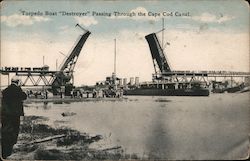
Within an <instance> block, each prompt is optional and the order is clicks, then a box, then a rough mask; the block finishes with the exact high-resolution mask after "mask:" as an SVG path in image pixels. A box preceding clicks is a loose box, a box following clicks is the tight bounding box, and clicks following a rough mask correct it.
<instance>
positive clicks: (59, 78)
mask: <svg viewBox="0 0 250 161" xmlns="http://www.w3.org/2000/svg"><path fill="white" fill-rule="evenodd" d="M76 27H80V28H81V29H82V30H83V31H84V33H83V35H80V36H79V38H78V40H77V43H76V45H75V46H74V47H73V49H72V51H71V52H70V53H69V55H67V56H66V58H65V60H64V62H62V64H61V66H60V69H59V70H55V71H52V70H49V67H48V66H43V67H34V68H32V67H1V69H0V73H1V75H7V77H8V82H10V81H9V77H10V74H13V75H16V76H19V78H20V79H21V86H26V87H34V86H43V87H44V86H46V87H47V88H51V89H52V91H53V93H54V94H56V93H58V92H59V91H60V89H61V88H62V87H65V86H68V85H70V86H72V85H73V83H74V75H73V72H74V68H75V65H76V62H77V60H78V57H79V55H80V53H81V50H82V48H83V45H84V44H85V42H86V40H87V38H88V37H89V35H90V34H91V33H90V32H89V31H88V30H85V29H84V28H82V27H81V26H80V25H79V24H77V25H76Z"/></svg>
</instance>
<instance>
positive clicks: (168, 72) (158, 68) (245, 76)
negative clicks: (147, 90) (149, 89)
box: [145, 33, 250, 85]
mask: <svg viewBox="0 0 250 161" xmlns="http://www.w3.org/2000/svg"><path fill="white" fill-rule="evenodd" d="M145 38H146V40H147V42H148V45H149V49H150V52H151V56H152V60H153V65H154V71H155V73H154V74H153V81H161V82H171V83H192V82H203V83H206V84H207V85H208V84H209V83H210V82H218V81H223V80H229V81H230V82H231V84H233V83H232V82H237V81H240V82H249V78H250V73H249V72H234V71H174V70H172V69H171V67H170V64H169V62H168V60H167V58H166V56H165V53H164V50H163V48H162V46H161V45H160V42H159V40H158V38H157V36H156V33H151V34H149V35H147V36H145Z"/></svg>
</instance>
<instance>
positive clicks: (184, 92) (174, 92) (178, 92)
mask: <svg viewBox="0 0 250 161" xmlns="http://www.w3.org/2000/svg"><path fill="white" fill-rule="evenodd" d="M124 95H138V96H209V90H208V89H140V88H137V89H129V90H125V91H124Z"/></svg>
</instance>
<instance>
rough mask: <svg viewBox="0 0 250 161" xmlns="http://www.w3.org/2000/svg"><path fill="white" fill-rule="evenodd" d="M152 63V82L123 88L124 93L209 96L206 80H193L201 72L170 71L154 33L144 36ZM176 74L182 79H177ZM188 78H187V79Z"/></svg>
mask: <svg viewBox="0 0 250 161" xmlns="http://www.w3.org/2000/svg"><path fill="white" fill-rule="evenodd" d="M145 38H146V40H147V42H148V45H149V48H150V51H151V56H152V59H153V63H154V69H155V74H154V75H153V81H152V82H144V83H141V84H139V85H137V86H130V87H128V88H125V89H124V95H141V96H209V89H208V85H207V84H206V82H203V81H201V80H194V79H193V76H201V75H202V74H203V73H197V72H196V73H194V72H185V71H184V72H181V71H177V72H176V71H172V70H171V68H170V66H169V63H168V61H167V59H166V57H165V55H164V52H163V49H162V48H161V45H160V43H159V41H158V38H157V36H156V34H155V33H152V34H149V35H147V36H145ZM177 75H178V76H179V77H182V78H183V80H178V78H177ZM187 77H188V78H190V79H189V80H188V79H187Z"/></svg>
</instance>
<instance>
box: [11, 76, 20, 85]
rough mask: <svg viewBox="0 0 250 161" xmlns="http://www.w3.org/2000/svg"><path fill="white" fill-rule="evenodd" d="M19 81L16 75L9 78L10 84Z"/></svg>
mask: <svg viewBox="0 0 250 161" xmlns="http://www.w3.org/2000/svg"><path fill="white" fill-rule="evenodd" d="M19 81H20V78H19V77H18V76H16V75H15V76H14V77H12V78H11V83H18V82H19Z"/></svg>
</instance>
